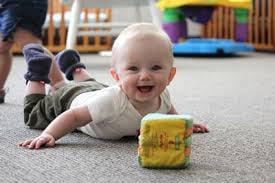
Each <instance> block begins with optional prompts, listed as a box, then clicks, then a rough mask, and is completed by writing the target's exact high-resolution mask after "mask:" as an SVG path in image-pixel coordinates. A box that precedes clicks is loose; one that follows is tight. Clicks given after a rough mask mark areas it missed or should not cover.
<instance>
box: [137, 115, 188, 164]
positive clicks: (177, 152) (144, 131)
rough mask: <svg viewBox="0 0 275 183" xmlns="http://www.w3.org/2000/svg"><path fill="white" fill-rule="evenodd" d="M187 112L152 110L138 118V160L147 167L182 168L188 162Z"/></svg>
mask: <svg viewBox="0 0 275 183" xmlns="http://www.w3.org/2000/svg"><path fill="white" fill-rule="evenodd" d="M192 127H193V119H192V117H191V116H190V115H172V114H171V115H170V114H158V113H152V114H148V115H146V116H145V117H144V118H143V119H142V121H141V128H140V135H139V147H138V160H139V164H140V165H141V166H142V167H146V168H184V167H186V166H187V165H188V164H189V162H190V153H191V136H192V133H193V129H192Z"/></svg>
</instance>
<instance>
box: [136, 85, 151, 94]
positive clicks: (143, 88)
mask: <svg viewBox="0 0 275 183" xmlns="http://www.w3.org/2000/svg"><path fill="white" fill-rule="evenodd" d="M153 88H154V86H152V85H151V86H149V85H148V86H137V89H138V90H139V91H140V92H142V93H148V92H150V91H151V90H152V89H153Z"/></svg>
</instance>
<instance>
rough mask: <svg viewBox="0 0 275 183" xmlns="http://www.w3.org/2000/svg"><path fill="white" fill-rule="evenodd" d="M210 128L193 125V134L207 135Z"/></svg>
mask: <svg viewBox="0 0 275 183" xmlns="http://www.w3.org/2000/svg"><path fill="white" fill-rule="evenodd" d="M207 132H209V130H208V128H207V127H206V126H205V125H203V124H193V133H207Z"/></svg>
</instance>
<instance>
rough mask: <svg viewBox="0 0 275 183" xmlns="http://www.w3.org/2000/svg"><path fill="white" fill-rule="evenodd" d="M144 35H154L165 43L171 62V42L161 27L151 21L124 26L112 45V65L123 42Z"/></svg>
mask: <svg viewBox="0 0 275 183" xmlns="http://www.w3.org/2000/svg"><path fill="white" fill-rule="evenodd" d="M146 36H154V37H156V38H158V39H162V40H163V41H164V43H166V44H167V47H168V49H169V52H168V53H169V58H171V59H170V61H171V63H173V51H172V42H171V41H170V38H169V37H168V35H167V34H166V33H165V32H164V31H163V30H162V29H161V28H158V27H157V26H156V25H154V24H152V23H135V24H132V25H130V26H128V27H127V28H125V29H124V30H123V31H122V32H121V33H120V34H119V36H118V37H117V39H116V40H115V42H114V44H113V47H112V54H113V56H112V67H114V65H115V62H116V55H117V52H119V50H120V49H121V46H122V45H123V44H124V43H125V42H127V41H129V40H136V39H140V38H144V37H146Z"/></svg>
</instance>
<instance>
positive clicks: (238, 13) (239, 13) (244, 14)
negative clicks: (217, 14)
mask: <svg viewBox="0 0 275 183" xmlns="http://www.w3.org/2000/svg"><path fill="white" fill-rule="evenodd" d="M234 16H235V20H236V22H237V23H248V10H247V9H243V8H235V9H234Z"/></svg>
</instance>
